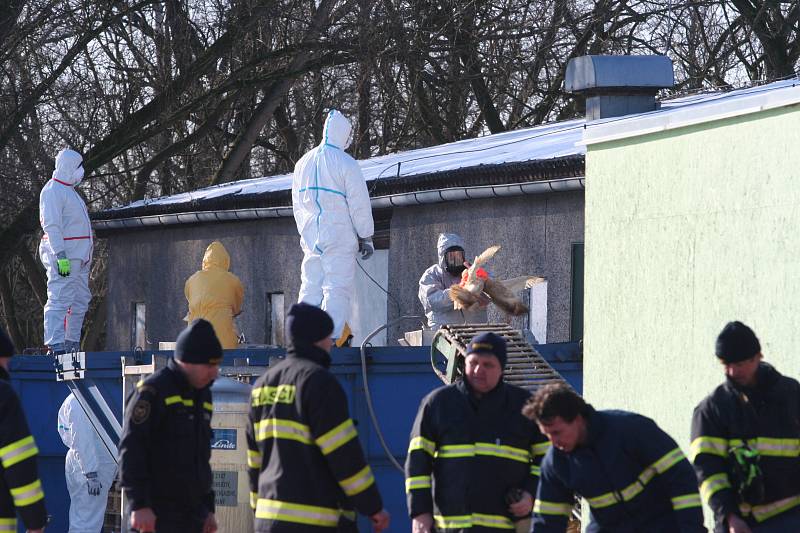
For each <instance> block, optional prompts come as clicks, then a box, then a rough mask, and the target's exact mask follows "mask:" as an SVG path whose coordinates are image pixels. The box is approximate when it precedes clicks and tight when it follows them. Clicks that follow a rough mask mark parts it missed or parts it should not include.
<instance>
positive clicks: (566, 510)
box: [533, 500, 572, 516]
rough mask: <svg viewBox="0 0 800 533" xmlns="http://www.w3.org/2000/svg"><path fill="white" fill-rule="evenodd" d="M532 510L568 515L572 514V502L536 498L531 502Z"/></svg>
mask: <svg viewBox="0 0 800 533" xmlns="http://www.w3.org/2000/svg"><path fill="white" fill-rule="evenodd" d="M533 512H534V513H538V514H549V515H563V516H570V515H571V514H572V504H571V503H563V502H548V501H544V500H536V501H535V502H533Z"/></svg>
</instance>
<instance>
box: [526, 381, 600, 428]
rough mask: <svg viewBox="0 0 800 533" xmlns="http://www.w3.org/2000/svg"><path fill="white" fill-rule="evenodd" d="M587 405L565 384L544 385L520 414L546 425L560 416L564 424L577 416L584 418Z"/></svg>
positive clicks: (587, 408) (587, 409) (587, 410)
mask: <svg viewBox="0 0 800 533" xmlns="http://www.w3.org/2000/svg"><path fill="white" fill-rule="evenodd" d="M588 412H589V405H588V404H587V403H586V402H585V401H584V400H583V398H581V397H580V395H578V393H577V392H575V391H574V390H572V388H571V387H570V386H569V385H566V384H561V383H559V384H551V385H545V386H544V387H542V388H541V389H539V390H537V391H536V393H535V394H534V395H533V396H532V397H531V398H530V399H529V400H528V403H526V404H525V406H524V407H523V408H522V414H523V415H525V416H526V417H528V418H530V419H531V420H534V421H535V422H539V423H542V424H548V423H549V422H551V421H552V420H553V419H554V418H555V417H557V416H560V417H561V418H563V419H564V421H566V422H572V421H573V420H575V418H577V416H578V415H583V416H585V415H586V414H587V413H588Z"/></svg>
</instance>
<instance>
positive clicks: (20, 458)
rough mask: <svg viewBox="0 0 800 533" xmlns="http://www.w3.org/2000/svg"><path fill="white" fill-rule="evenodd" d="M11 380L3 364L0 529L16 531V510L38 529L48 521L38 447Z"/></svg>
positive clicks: (28, 525) (0, 385) (0, 386)
mask: <svg viewBox="0 0 800 533" xmlns="http://www.w3.org/2000/svg"><path fill="white" fill-rule="evenodd" d="M8 380H9V375H8V372H6V370H5V369H4V368H2V367H0V531H16V530H17V525H16V523H17V519H16V516H17V514H19V516H20V517H21V518H22V522H23V523H24V524H25V527H26V528H27V529H39V528H41V527H44V525H45V524H46V523H47V511H46V510H45V507H44V492H43V491H42V483H41V481H40V480H39V474H38V472H37V468H36V456H37V455H38V453H39V451H38V449H37V448H36V443H35V442H34V441H33V436H32V435H31V432H30V431H29V430H28V423H27V422H26V420H25V413H23V412H22V406H21V405H20V403H19V398H18V397H17V393H16V392H14V389H12V388H11V384H10V383H9V382H8Z"/></svg>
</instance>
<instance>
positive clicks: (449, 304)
mask: <svg viewBox="0 0 800 533" xmlns="http://www.w3.org/2000/svg"><path fill="white" fill-rule="evenodd" d="M454 246H457V247H459V248H461V249H462V250H464V249H465V248H464V240H463V239H462V238H461V237H459V236H458V235H456V234H455V233H442V234H440V235H439V240H438V242H437V243H436V251H437V252H438V255H439V263H438V264H436V265H431V266H430V268H428V270H426V271H425V272H424V273H423V274H422V277H421V278H420V279H419V294H418V296H419V301H420V303H421V304H422V307H423V309H425V315H426V316H427V317H428V326H429V327H430V328H431V329H439V328H440V327H442V326H444V325H446V324H485V323H486V322H487V321H488V317H487V315H486V307H478V308H477V309H474V310H472V311H465V310H461V309H459V310H457V309H454V308H453V300H451V299H450V287H452V286H453V285H454V284H456V283H459V282H460V281H461V276H455V275H453V274H451V273H450V272H448V271H447V270H446V264H445V252H447V249H448V248H452V247H454Z"/></svg>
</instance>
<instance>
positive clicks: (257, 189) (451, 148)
mask: <svg viewBox="0 0 800 533" xmlns="http://www.w3.org/2000/svg"><path fill="white" fill-rule="evenodd" d="M584 123H585V121H584V120H582V119H581V120H569V121H566V122H556V123H552V124H545V125H542V126H535V127H532V128H525V129H520V130H514V131H509V132H505V133H497V134H494V135H487V136H484V137H478V138H476V139H465V140H463V141H457V142H453V143H448V144H442V145H438V146H431V147H429V148H420V149H417V150H408V151H405V152H397V153H395V154H389V155H383V156H377V157H373V158H370V159H363V160H360V161H358V164H359V165H360V166H361V171H362V172H363V174H364V178H365V179H366V180H367V181H372V180H377V179H386V178H397V177H409V176H415V175H419V174H430V173H435V172H443V171H447V170H455V169H459V168H466V167H474V166H478V165H488V164H499V163H517V162H520V161H533V160H540V159H552V158H556V157H563V156H570V155H580V154H583V153H585V152H586V149H585V148H584V147H583V146H577V145H576V142H577V141H579V140H580V139H581V130H582V128H583V124H584ZM291 188H292V175H291V174H281V175H277V176H267V177H263V178H253V179H249V180H240V181H234V182H230V183H224V184H221V185H215V186H212V187H206V188H203V189H198V190H196V191H190V192H185V193H180V194H174V195H172V196H164V197H161V198H154V199H149V200H148V199H145V200H140V201H138V202H133V203H131V204H128V205H126V206H122V207H117V208H114V209H111V210H110V211H113V210H115V209H131V208H136V207H143V206H150V205H169V204H182V203H186V202H192V201H197V200H208V199H211V198H218V197H221V196H231V195H250V194H262V193H267V192H275V191H283V190H289V189H291Z"/></svg>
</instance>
